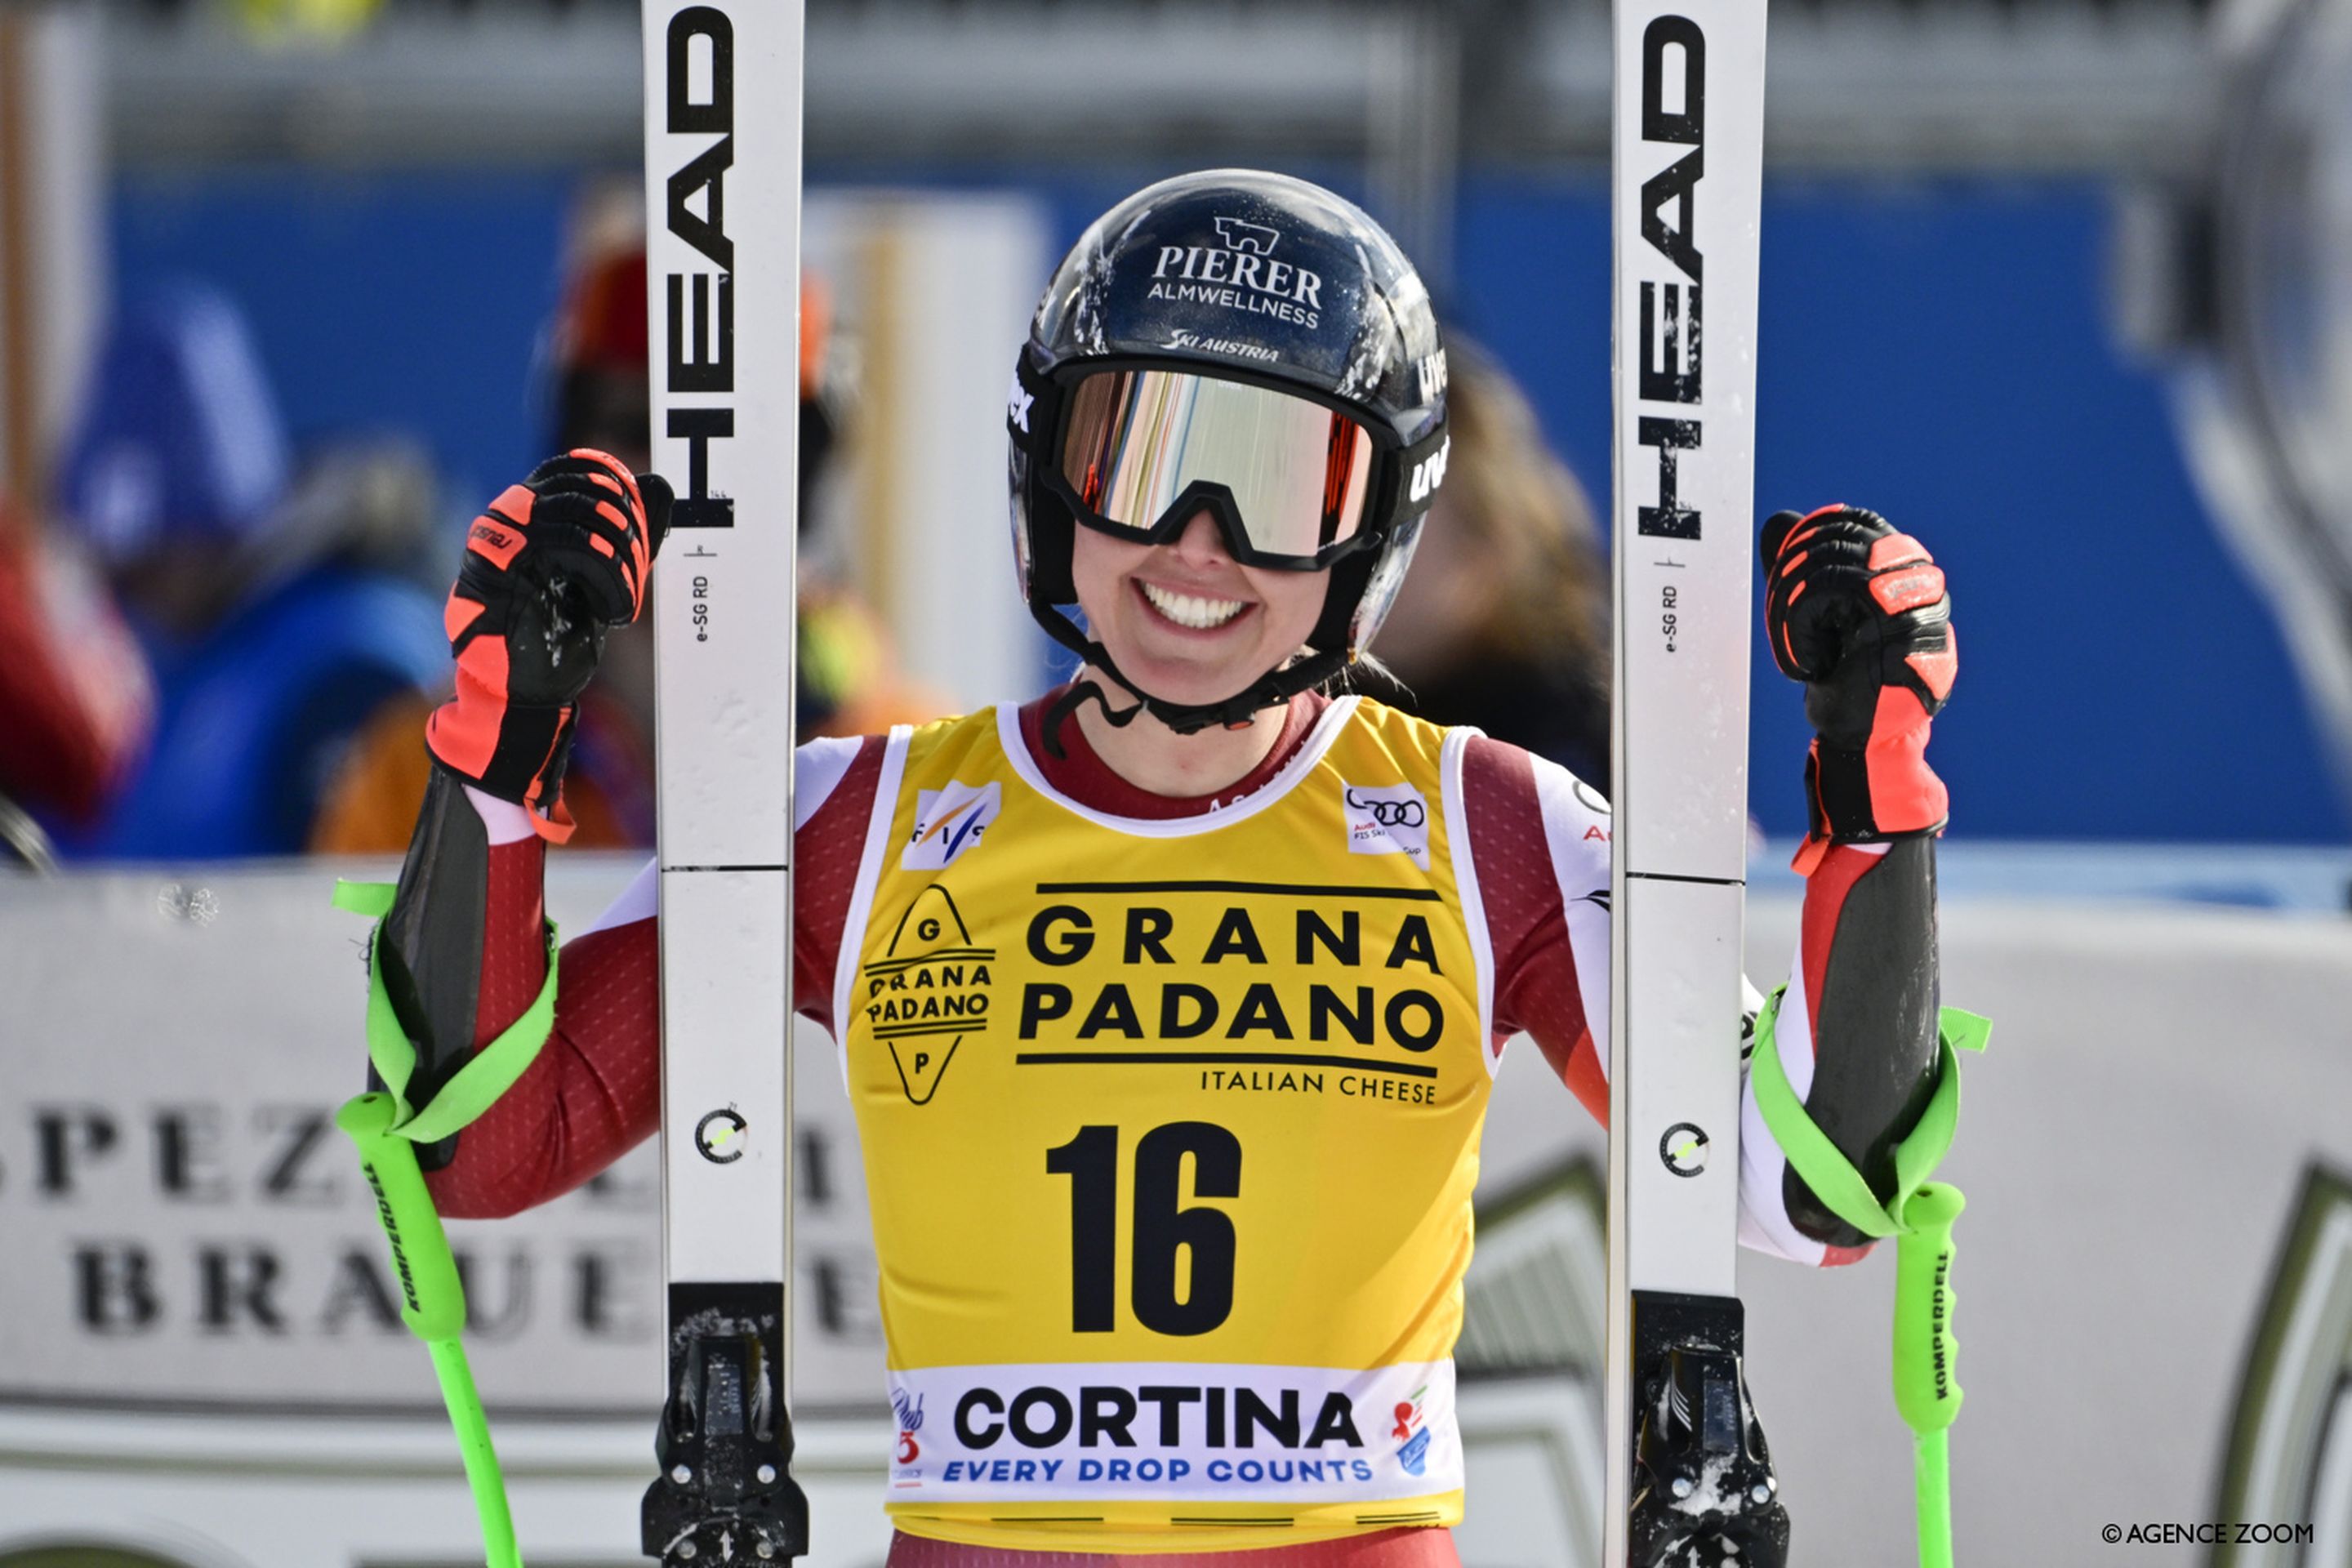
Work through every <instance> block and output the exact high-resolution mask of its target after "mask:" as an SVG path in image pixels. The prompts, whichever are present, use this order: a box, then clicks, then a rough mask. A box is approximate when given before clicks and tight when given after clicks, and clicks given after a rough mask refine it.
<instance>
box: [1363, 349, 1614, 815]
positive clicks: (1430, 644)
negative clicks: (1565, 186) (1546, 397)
mask: <svg viewBox="0 0 2352 1568" xmlns="http://www.w3.org/2000/svg"><path fill="white" fill-rule="evenodd" d="M1446 353H1447V358H1448V360H1449V361H1450V363H1451V376H1450V384H1449V385H1448V388H1447V391H1446V405H1447V409H1448V415H1449V418H1450V421H1451V427H1452V433H1453V437H1454V447H1453V452H1452V456H1451V458H1450V459H1449V461H1448V464H1447V468H1446V474H1445V485H1444V489H1441V490H1439V491H1438V495H1437V501H1436V504H1435V505H1434V506H1433V508H1432V509H1431V510H1430V517H1429V522H1428V525H1427V526H1426V527H1425V528H1423V530H1422V535H1421V548H1420V551H1419V552H1418V553H1416V554H1415V555H1414V557H1413V565H1412V574H1410V575H1409V576H1407V577H1406V578H1405V582H1404V587H1403V589H1402V592H1400V593H1399V594H1398V595H1397V602H1396V606H1395V608H1393V609H1392V610H1391V611H1390V612H1389V618H1388V621H1387V623H1386V624H1385V625H1384V626H1381V636H1380V642H1379V644H1378V646H1377V647H1375V648H1374V650H1373V651H1374V652H1375V653H1377V654H1378V655H1379V656H1380V658H1381V663H1382V664H1384V665H1385V666H1386V667H1387V668H1388V670H1389V672H1390V676H1389V678H1383V677H1382V675H1381V673H1380V672H1379V671H1377V670H1370V671H1363V672H1360V673H1359V674H1358V675H1356V676H1355V677H1353V678H1352V684H1353V686H1354V687H1355V688H1356V689H1360V690H1364V691H1368V692H1370V694H1371V695H1372V696H1374V697H1377V698H1379V699H1380V700H1381V701H1383V702H1388V703H1391V704H1393V705H1394V706H1396V707H1399V708H1402V709H1404V710H1407V711H1409V712H1412V713H1417V714H1420V715H1421V716H1422V717H1423V718H1425V719H1430V720H1433V721H1436V722H1438V723H1441V724H1475V725H1476V726H1477V727H1478V728H1479V729H1481V730H1484V731H1486V733H1487V734H1489V735H1492V736H1494V737H1495V738H1496V740H1498V741H1507V742H1511V743H1512V744H1513V745H1516V746H1522V747H1525V748H1526V749H1527V750H1528V751H1530V752H1535V753H1536V754H1537V755H1538V756H1541V757H1548V758H1549V759H1550V760H1551V761H1553V762H1556V763H1559V764H1560V765H1561V766H1562V767H1565V768H1567V769H1568V770H1569V771H1570V773H1575V774H1576V775H1577V776H1578V777H1579V778H1582V779H1587V780H1590V781H1591V782H1592V783H1593V784H1596V785H1598V786H1600V787H1602V788H1604V789H1605V788H1606V787H1607V785H1608V782H1609V658H1610V654H1609V559H1608V556H1607V554H1606V552H1603V550H1602V549H1601V540H1600V534H1599V531H1598V529H1597V528H1596V527H1595V525H1594V521H1593V513H1592V503H1591V501H1590V500H1587V499H1586V497H1585V494H1584V490H1583V488H1582V487H1581V486H1580V485H1579V484H1578V483H1577V482H1576V479H1575V476H1574V475H1572V474H1570V472H1569V471H1568V467H1567V465H1566V464H1564V463H1562V462H1561V461H1560V459H1559V457H1558V455H1557V454H1555V453H1554V452H1553V451H1552V449H1551V447H1550V446H1549V444H1547V443H1546V441H1545V440H1544V437H1543V431H1542V429H1541V427H1540V426H1538V424H1537V423H1536V416H1535V410H1534V409H1533V408H1531V407H1530V406H1528V400H1527V395H1526V394H1524V393H1522V392H1521V391H1520V390H1519V388H1518V386H1517V384H1516V383H1515V382H1513V381H1512V380H1511V377H1510V374H1509V373H1508V372H1507V371H1505V370H1504V369H1503V367H1502V366H1501V364H1499V363H1496V360H1495V359H1494V358H1493V357H1492V356H1490V355H1488V354H1487V353H1486V352H1485V351H1484V350H1482V349H1480V348H1479V347H1478V346H1477V345H1476V344H1475V343H1473V342H1468V341H1466V340H1465V339H1463V338H1462V337H1460V336H1458V335H1456V336H1454V337H1452V338H1450V339H1449V340H1448V344H1447V351H1446Z"/></svg>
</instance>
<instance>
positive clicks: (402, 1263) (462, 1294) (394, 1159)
mask: <svg viewBox="0 0 2352 1568" xmlns="http://www.w3.org/2000/svg"><path fill="white" fill-rule="evenodd" d="M398 1117H399V1106H398V1104H397V1102H396V1101H394V1099H393V1097H392V1096H390V1095H388V1094H362V1095H359V1096H357V1097H355V1098H354V1099H352V1100H349V1101H348V1102H346V1103H345V1104H344V1106H343V1108H342V1109H341V1110H339V1111H337V1112H336V1113H335V1125H336V1126H338V1127H340V1128H341V1129H342V1130H343V1131H344V1132H345V1133H347V1134H349V1135H350V1137H351V1140H352V1142H353V1143H355V1144H357V1145H358V1146H359V1152H360V1167H361V1169H362V1171H364V1172H365V1173H366V1174H367V1184H368V1189H369V1191H371V1192H372V1193H373V1194H375V1215H376V1218H377V1220H378V1221H379V1222H381V1223H382V1224H383V1235H384V1239H385V1240H386V1241H388V1242H390V1243H391V1244H392V1267H393V1272H394V1274H395V1275H397V1276H398V1277H399V1279H400V1290H401V1297H402V1300H401V1308H400V1315H401V1318H402V1319H403V1320H404V1321H405V1322H406V1323H407V1324H408V1327H409V1331H411V1332H412V1333H414V1334H415V1336H416V1337H417V1338H418V1339H420V1340H423V1341H424V1342H425V1350H426V1351H427V1352H430V1353H431V1355H432V1357H433V1370H434V1371H435V1372H436V1373H438V1374H439V1376H440V1379H441V1399H442V1403H443V1404H445V1405H447V1406H448V1407H449V1421H450V1424H451V1425H452V1426H455V1427H456V1428H457V1447H458V1450H459V1451H460V1452H461V1453H462V1454H463V1455H464V1456H465V1461H466V1479H467V1483H468V1484H469V1485H470V1486H472V1488H473V1489H474V1511H475V1512H476V1513H477V1514H478V1515H479V1516H480V1518H481V1521H482V1549H483V1551H484V1552H485V1554H486V1558H487V1561H488V1565H489V1568H522V1557H521V1555H520V1552H517V1551H516V1549H515V1532H514V1518H513V1516H512V1514H511V1513H509V1510H508V1508H507V1489H506V1480H505V1478H504V1477H502V1476H501V1475H500V1474H499V1456H498V1452H497V1450H496V1449H494V1448H493V1447H491V1446H490V1427H489V1421H488V1417H487V1416H485V1415H483V1413H482V1398H481V1395H480V1394H478V1393H477V1392H476V1391H475V1388H474V1373H473V1369H472V1368H471V1367H469V1366H468V1365H467V1363H466V1347H465V1344H464V1343H463V1341H462V1336H463V1334H464V1332H465V1328H466V1289H465V1286H464V1285H463V1284H462V1283H461V1282H460V1281H459V1280H458V1278H457V1258H455V1257H454V1256H453V1255H452V1254H451V1253H450V1251H449V1237H448V1234H447V1233H446V1231H444V1230H443V1229H442V1228H441V1215H440V1212H439V1211H438V1210H436V1208H434V1206H433V1195H432V1194H430V1193H429V1192H427V1191H426V1190H425V1173H424V1172H423V1171H422V1170H421V1169H419V1168H418V1166H417V1163H416V1145H415V1143H413V1142H410V1141H409V1140H408V1139H406V1138H404V1137H402V1136H400V1135H399V1134H398V1133H396V1132H394V1131H393V1130H392V1129H393V1124H394V1121H396V1120H398Z"/></svg>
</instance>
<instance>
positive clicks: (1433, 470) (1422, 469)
mask: <svg viewBox="0 0 2352 1568" xmlns="http://www.w3.org/2000/svg"><path fill="white" fill-rule="evenodd" d="M1453 455H1454V437H1451V436H1448V437H1446V438H1445V439H1444V441H1442V442H1440V443H1439V444H1438V447H1437V455H1436V456H1435V457H1433V458H1423V459H1422V460H1421V461H1420V462H1418V463H1415V464H1414V465H1413V466H1412V499H1413V500H1414V502H1415V503H1416V504H1417V503H1419V502H1422V501H1425V500H1428V499H1429V498H1430V497H1432V496H1433V495H1435V494H1436V493H1437V487H1438V486H1440V485H1442V484H1444V482H1445V462H1446V459H1447V458H1451V457H1452V456H1453Z"/></svg>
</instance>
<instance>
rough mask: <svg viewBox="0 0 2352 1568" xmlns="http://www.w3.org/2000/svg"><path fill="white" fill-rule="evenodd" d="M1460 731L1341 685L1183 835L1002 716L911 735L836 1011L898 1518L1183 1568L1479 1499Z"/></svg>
mask: <svg viewBox="0 0 2352 1568" xmlns="http://www.w3.org/2000/svg"><path fill="white" fill-rule="evenodd" d="M1468 733H1469V731H1442V730H1439V729H1437V728H1435V727H1434V726H1432V725H1429V724H1425V723H1423V722H1422V721H1418V720H1414V719H1412V718H1409V717H1407V716H1405V715H1402V714H1400V713H1397V712H1395V711H1393V710H1388V709H1385V708H1381V707H1380V706H1379V705H1377V704H1374V703H1370V702H1361V701H1359V700H1354V699H1343V700H1339V701H1338V702H1335V703H1333V704H1332V705H1331V706H1330V707H1329V708H1328V710H1326V712H1325V713H1324V715H1323V716H1322V718H1321V720H1320V721H1319V722H1318V725H1317V727H1316V729H1315V731H1313V732H1312V733H1311V734H1310V735H1309V737H1308V738H1307V742H1306V743H1305V745H1304V746H1303V747H1302V748H1301V749H1300V751H1299V752H1298V753H1297V755H1296V756H1295V757H1294V758H1293V760H1292V761H1291V763H1289V764H1288V765H1287V766H1286V768H1285V769H1284V771H1283V772H1282V773H1280V774H1279V775H1278V776H1277V777H1276V778H1275V779H1274V780H1273V781H1272V782H1270V783H1269V784H1266V785H1265V787H1264V788H1263V789H1260V790H1259V791H1257V792H1256V793H1255V794H1253V795H1246V796H1244V797H1242V798H1240V799H1237V800H1234V801H1232V802H1230V803H1226V804H1223V805H1219V806H1218V807H1217V808H1215V809H1214V810H1212V811H1209V812H1207V813H1204V814H1202V815H1201V816H1190V817H1184V818H1181V819H1178V820H1173V821H1140V820H1133V819H1128V818H1119V817H1112V816H1106V815H1103V814H1101V813H1098V812H1095V811H1091V810H1088V809H1087V808H1086V807H1084V806H1081V805H1077V804H1076V803H1075V802H1073V801H1070V800H1068V799H1067V798H1066V797H1064V796H1062V795H1058V794H1056V793H1055V792H1054V791H1053V790H1052V789H1051V787H1050V786H1048V785H1047V784H1046V783H1045V780H1044V778H1043V777H1042V775H1040V774H1039V773H1038V772H1037V769H1036V765H1035V763H1034V761H1033V760H1032V759H1031V758H1030V757H1029V755H1028V753H1027V752H1026V750H1025V748H1024V743H1023V742H1022V739H1021V736H1020V734H1019V731H1018V717H1017V715H1016V714H1015V713H1013V711H1012V710H1002V711H996V710H992V711H989V712H983V713H980V714H975V715H972V716H971V717H969V718H965V719H960V720H953V721H946V722H943V723H940V724H935V725H932V726H929V728H926V729H923V730H920V731H914V732H912V733H911V734H910V733H909V732H908V731H903V730H902V731H895V732H894V733H893V734H892V736H891V738H890V741H889V744H888V748H887V752H886V758H885V762H884V766H883V774H882V780H881V785H880V788H879V790H878V792H877V798H876V805H875V809H874V816H873V819H872V822H871V825H870V826H869V830H868V833H867V837H866V852H865V858H864V862H863V865H862V867H861V868H860V872H859V878H858V883H857V888H856V894H855V898H854V901H853V903H852V905H851V910H850V915H849V921H848V927H847V930H846V931H845V934H844V939H843V947H842V952H843V957H842V962H841V966H840V970H839V972H838V973H837V975H836V978H835V1018H837V1019H838V1020H840V1021H841V1025H842V1050H843V1062H844V1070H845V1074H846V1077H847V1079H848V1083H849V1089H850V1094H851V1096H852V1098H853V1100H854V1101H855V1102H856V1111H857V1119H858V1124H859V1128H860V1133H861V1138H862V1141H863V1144H864V1151H865V1160H866V1185H867V1191H868V1194H869V1196H870V1199H871V1203H872V1207H873V1216H874V1237H875V1246H876V1249H877V1254H878V1257H879V1258H880V1264H881V1306H882V1318H883V1323H884V1327H885V1331H886V1334H887V1351H888V1363H889V1368H890V1384H891V1390H890V1392H891V1402H892V1404H893V1405H894V1406H895V1407H896V1409H897V1410H898V1416H899V1426H900V1431H899V1436H898V1447H897V1453H896V1457H895V1462H894V1464H893V1466H892V1469H891V1483H890V1484H891V1491H890V1500H889V1509H890V1511H891V1513H892V1515H893V1516H894V1519H895V1521H896V1522H897V1523H898V1525H899V1527H900V1528H902V1529H904V1530H907V1531H909V1532H911V1533H914V1534H918V1535H929V1536H935V1537H940V1538H943V1539H947V1540H951V1541H963V1542H980V1543H993V1544H998V1545H1003V1546H1010V1547H1032V1548H1035V1547H1046V1548H1059V1549H1062V1550H1066V1551H1095V1552H1102V1551H1121V1550H1126V1551H1136V1552H1146V1551H1161V1552H1165V1551H1173V1550H1185V1549H1192V1550H1200V1549H1214V1548H1218V1547H1226V1546H1263V1545H1267V1544H1270V1543H1272V1542H1274V1541H1276V1540H1299V1539H1307V1538H1321V1537H1327V1536H1332V1535H1341V1534H1349V1533H1355V1532H1360V1531H1372V1530H1379V1529H1384V1528H1387V1527H1389V1526H1391V1525H1396V1524H1406V1523H1412V1524H1448V1523H1452V1522H1454V1521H1455V1520H1457V1519H1459V1518H1460V1515H1461V1488H1462V1448H1461V1441H1460V1437H1459V1435H1458V1434H1457V1432H1456V1430H1455V1426H1454V1372H1453V1362H1452V1359H1451V1357H1452V1352H1453V1347H1454V1339H1455V1336H1456V1335H1457V1333H1458V1332H1459V1331H1460V1328H1461V1322H1462V1300H1461V1290H1462V1276H1463V1271H1464V1269H1465V1267H1466V1266H1467V1265H1468V1262H1469V1258H1470V1198H1471V1189H1472V1187H1473V1186H1474V1184H1475V1182H1476V1179H1477V1169H1478V1133H1479V1128H1480V1125H1481V1121H1482V1118H1483V1117H1484V1115H1485V1112H1486V1097H1487V1092H1488V1089H1489V1086H1490V1084H1491V1083H1492V1080H1493V1068H1494V1065H1495V1060H1496V1058H1495V1055H1494V1051H1493V1049H1492V1047H1491V1043H1490V1034H1491V1020H1492V1013H1493V1009H1492V993H1493V961H1492V958H1491V955H1490V953H1489V952H1488V951H1487V947H1486V933H1485V925H1484V919H1483V913H1482V908H1481V906H1480V904H1479V902H1478V898H1477V889H1476V884H1475V873H1474V872H1473V871H1472V869H1471V868H1470V865H1469V861H1468V857H1467V854H1466V850H1465V847H1464V843H1463V837H1462V836H1463V829H1462V828H1461V826H1460V825H1461V822H1462V814H1461V778H1460V773H1461V751H1462V746H1463V743H1464V742H1465V739H1466V737H1467V735H1468ZM1180 1535H1181V1537H1183V1538H1184V1539H1182V1540H1181V1542H1180V1541H1174V1540H1171V1536H1180Z"/></svg>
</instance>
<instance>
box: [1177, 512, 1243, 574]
mask: <svg viewBox="0 0 2352 1568" xmlns="http://www.w3.org/2000/svg"><path fill="white" fill-rule="evenodd" d="M1170 548H1171V549H1172V550H1174V551H1175V552H1176V558H1177V559H1178V560H1180V561H1182V562H1184V563H1186V564H1188V565H1197V566H1221V565H1224V564H1226V563H1229V562H1231V561H1232V560H1233V556H1232V554H1231V553H1230V552H1227V551H1226V549H1225V536H1224V533H1223V531H1221V530H1220V529H1219V528H1218V527H1217V520H1216V519H1215V518H1214V517H1213V516H1211V515H1210V513H1209V509H1208V508H1206V507H1202V509H1201V510H1199V511H1196V512H1194V513H1193V514H1192V519H1191V521H1188V522H1186V523H1185V524H1184V531H1183V532H1181V533H1180V534H1178V535H1177V536H1176V542H1174V543H1173V544H1172V545H1171V546H1170Z"/></svg>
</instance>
